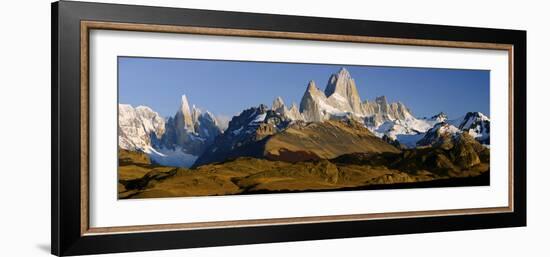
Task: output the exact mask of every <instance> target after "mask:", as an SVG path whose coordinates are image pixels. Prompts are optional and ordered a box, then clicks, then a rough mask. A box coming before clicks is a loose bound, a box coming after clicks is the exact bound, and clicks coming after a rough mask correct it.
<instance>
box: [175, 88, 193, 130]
mask: <svg viewBox="0 0 550 257" xmlns="http://www.w3.org/2000/svg"><path fill="white" fill-rule="evenodd" d="M178 116H179V119H178V121H179V123H178V124H177V126H179V128H180V129H185V130H190V131H193V132H194V126H193V114H192V113H191V108H189V101H188V100H187V96H186V95H182V96H181V104H180V108H179V110H178V113H177V114H176V117H178Z"/></svg>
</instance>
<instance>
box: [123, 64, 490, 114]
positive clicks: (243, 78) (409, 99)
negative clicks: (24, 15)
mask: <svg viewBox="0 0 550 257" xmlns="http://www.w3.org/2000/svg"><path fill="white" fill-rule="evenodd" d="M118 64H119V65H118V72H119V77H118V79H119V103H124V104H131V105H132V106H134V107H135V106H138V105H146V106H149V107H151V108H152V109H153V110H155V111H156V112H158V113H159V114H160V115H162V116H164V117H168V116H173V115H174V114H175V113H176V111H177V110H178V108H179V106H180V102H181V96H182V95H183V94H185V95H187V98H188V99H189V103H190V104H191V105H193V104H194V105H196V106H197V107H199V108H201V109H202V110H203V111H204V110H209V111H211V112H212V113H214V114H215V115H222V116H226V117H231V116H233V115H236V114H238V113H240V112H241V111H242V110H244V109H246V108H250V107H253V106H258V105H259V104H262V103H263V104H266V105H268V106H271V104H272V102H273V100H274V99H275V97H277V96H281V97H282V98H283V100H284V102H285V104H286V105H287V106H290V104H291V103H292V102H295V103H296V104H297V105H298V106H299V104H300V100H301V98H302V96H303V94H304V92H305V90H306V88H307V84H308V82H309V81H310V80H314V81H315V83H316V85H317V87H318V88H319V89H321V90H322V91H324V89H325V86H326V84H327V82H328V79H329V77H330V75H331V74H333V73H337V72H338V71H339V69H340V68H341V67H345V68H346V69H347V70H348V71H349V72H350V74H351V76H352V77H353V78H354V79H355V83H356V85H357V90H358V91H359V94H360V97H361V100H365V99H367V100H369V101H372V100H374V98H376V97H377V96H381V95H385V96H386V97H387V98H388V101H389V102H394V101H400V102H402V103H404V104H405V105H407V107H409V109H411V111H412V113H413V114H414V115H415V116H416V117H431V116H433V115H435V114H437V113H439V112H445V113H446V114H447V115H448V116H449V118H457V117H459V116H462V115H464V114H465V113H466V112H468V111H480V112H482V113H484V114H486V115H487V116H490V113H489V71H484V70H456V69H432V68H407V67H375V66H351V65H332V64H295V63H268V62H244V61H243V62H241V61H218V60H191V59H163V58H137V57H119V59H118Z"/></svg>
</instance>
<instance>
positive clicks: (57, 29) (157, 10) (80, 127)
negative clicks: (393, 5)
mask: <svg viewBox="0 0 550 257" xmlns="http://www.w3.org/2000/svg"><path fill="white" fill-rule="evenodd" d="M94 29H95V30H114V31H139V32H162V33H177V34H198V35H223V36H236V37H252V38H281V39H299V40H313V41H331V42H356V43H375V44H387V45H414V46H437V47H450V48H469V49H499V50H505V51H508V56H509V59H508V61H509V63H508V67H509V76H508V77H509V81H508V84H509V86H508V90H509V96H510V97H509V101H508V102H509V120H508V121H509V122H508V123H509V134H508V138H509V142H510V145H509V150H508V162H509V171H508V174H509V185H508V186H509V190H508V199H509V201H508V202H509V204H508V206H505V207H491V208H468V209H452V210H438V211H430V210H426V211H414V212H413V211H409V212H392V213H368V214H349V215H328V216H311V217H288V218H277V219H254V220H235V221H209V222H192V223H181V224H163V225H155V224H150V225H139V226H114V227H100V228H96V227H90V225H89V220H90V212H89V201H90V199H89V197H90V194H89V188H88V185H89V180H88V178H89V140H90V135H89V130H90V124H89V105H90V102H89V97H90V96H89V92H88V90H89V79H90V78H89V67H88V66H89V59H90V56H89V33H90V30H94ZM525 110H526V32H525V31H516V30H502V29H486V28H467V27H452V26H439V25H421V24H407V23H394V22H379V21H361V20H344V19H329V18H313V17H300V16H284V15H268V14H253V13H237V12H221V11H206V10H192V9H178V8H165V7H146V6H129V5H113V4H99V3H84V2H72V1H69V2H65V1H61V2H56V3H53V4H52V192H51V193H52V239H51V240H52V254H55V255H60V256H61V255H79V254H95V253H111V252H127V251H144V250H161V249H176V248H191V247H204V246H222V245H236V244H254V243H268V242H284V241H300V240H316V239H331V238H346V237H361V236H377V235H392V234H404V233H424V232H438V231H454V230H468V229H487V228H500V227H515V226H525V225H526V115H525V113H526V112H525ZM162 223H163V222H162V221H159V223H158V224H162Z"/></svg>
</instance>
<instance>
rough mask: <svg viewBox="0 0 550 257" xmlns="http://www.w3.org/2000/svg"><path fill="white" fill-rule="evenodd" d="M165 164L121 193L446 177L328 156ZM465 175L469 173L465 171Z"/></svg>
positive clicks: (223, 191) (482, 168)
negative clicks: (299, 159)
mask: <svg viewBox="0 0 550 257" xmlns="http://www.w3.org/2000/svg"><path fill="white" fill-rule="evenodd" d="M121 168H122V170H124V169H131V168H132V167H131V166H130V167H128V166H122V167H121ZM141 168H146V167H143V166H142V167H141ZM163 168H165V170H164V171H161V170H159V167H150V170H151V171H150V172H149V173H147V174H146V175H144V176H143V177H142V178H139V179H133V180H128V181H122V183H123V184H126V185H137V186H133V187H128V186H127V187H126V188H122V189H121V191H119V198H154V197H175V196H202V195H228V194H250V193H255V192H262V193H269V192H292V191H312V190H313V191H323V190H335V189H343V188H357V187H365V186H370V185H384V184H401V183H411V182H422V181H431V180H436V179H445V178H449V176H447V175H446V176H441V175H437V174H434V173H431V172H429V171H426V170H421V171H416V172H414V173H407V172H403V171H399V170H396V169H391V168H387V167H386V166H383V165H379V166H371V165H364V164H341V163H337V162H331V161H328V160H320V161H310V162H298V163H288V162H282V161H269V160H263V159H254V158H239V159H236V160H233V161H229V162H225V163H219V164H209V165H203V166H200V167H198V168H197V169H184V168H170V167H163ZM473 168H474V169H478V170H479V173H476V174H482V173H484V172H486V171H488V165H486V164H482V165H477V166H475V167H473ZM464 176H469V173H468V172H465V173H464ZM130 182H131V183H130ZM128 189H129V190H128Z"/></svg>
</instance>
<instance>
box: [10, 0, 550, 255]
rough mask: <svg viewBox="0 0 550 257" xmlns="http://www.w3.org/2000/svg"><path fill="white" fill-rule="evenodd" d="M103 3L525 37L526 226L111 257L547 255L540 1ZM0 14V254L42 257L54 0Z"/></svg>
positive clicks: (546, 38)
mask: <svg viewBox="0 0 550 257" xmlns="http://www.w3.org/2000/svg"><path fill="white" fill-rule="evenodd" d="M103 2H118V3H135V4H145V5H147V4H149V5H151V4H155V5H164V6H175V7H187V8H199V9H214V10H230V11H246V12H260V13H275V14H293V15H307V16H323V17H338V18H355V19H369V20H384V21H401V22H416V23H434V24H446V25H461V26H478V27H495V28H510V29H525V30H527V31H528V54H527V59H528V61H527V66H528V74H527V77H528V109H529V114H528V142H527V143H528V174H529V175H528V227H527V228H512V229H492V230H479V231H463V232H445V233H430V234H416V235H398V236H385V237H371V238H354V239H339V240H324V241H309V242H293V243H277V244H261V245H248V246H230V247H214V248H201V249H191V250H172V251H161V252H154V253H152V252H142V253H127V254H119V255H117V256H152V255H154V256H182V255H185V256H220V255H223V256H286V255H288V256H297V255H301V256H339V255H343V254H345V255H347V256H365V255H367V254H368V255H372V256H384V255H389V256H403V255H406V256H423V257H427V256H461V257H463V256H482V255H486V256H495V255H502V254H504V255H505V256H508V255H510V256H513V255H516V256H522V255H523V256H548V255H549V253H550V250H549V249H548V247H547V244H548V233H549V231H548V230H549V229H550V206H549V204H550V201H549V200H548V198H549V197H550V186H549V184H548V183H549V182H550V171H549V170H548V165H547V160H548V154H547V153H548V147H549V146H550V142H549V138H550V137H548V133H550V132H548V131H547V128H548V127H549V126H550V122H549V119H548V114H547V110H548V109H549V108H548V107H547V105H548V99H549V98H550V89H549V88H550V79H549V76H548V71H547V70H548V69H549V65H548V62H547V60H548V59H549V58H550V50H549V49H548V47H550V32H549V30H548V27H547V25H546V24H547V23H548V22H550V18H549V17H548V9H549V7H550V6H548V5H547V4H546V2H545V1H476V0H463V1H456V2H449V1H437V0H431V1H428V0H415V1H407V0H402V1H372V2H370V3H369V2H367V1H352V0H339V1H325V2H322V1H319V0H307V1H306V0H302V1H297V0H277V1H257V0H256V1H246V0H231V1H223V0H219V1H214V0H192V1H183V0H180V1H177V0H164V1H158V0H157V1H153V0H105V1H103ZM2 11H3V12H2V14H1V15H0V26H1V30H0V31H1V32H2V34H1V35H2V36H1V39H0V65H1V66H0V67H1V69H0V70H1V73H0V110H1V111H0V121H1V122H0V135H1V140H0V156H1V157H0V163H1V165H0V174H1V179H2V180H1V182H0V202H1V204H0V206H1V207H0V239H1V241H0V242H1V243H0V255H1V256H47V255H48V254H49V244H50V243H49V242H50V238H49V237H50V156H51V155H50V115H51V114H50V71H51V67H50V1H49V0H33V1H30V0H27V1H8V2H6V3H4V4H3V7H2Z"/></svg>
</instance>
